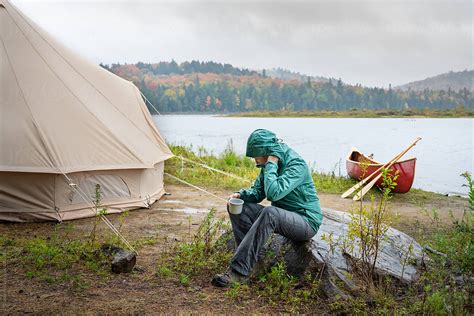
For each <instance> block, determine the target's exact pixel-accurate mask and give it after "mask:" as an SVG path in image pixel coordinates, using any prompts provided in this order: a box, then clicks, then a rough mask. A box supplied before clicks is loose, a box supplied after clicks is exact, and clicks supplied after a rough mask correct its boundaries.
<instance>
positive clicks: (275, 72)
mask: <svg viewBox="0 0 474 316" xmlns="http://www.w3.org/2000/svg"><path fill="white" fill-rule="evenodd" d="M265 74H266V76H268V77H271V78H274V79H282V80H290V81H291V80H296V81H300V82H307V81H308V80H310V81H312V82H328V81H329V78H325V77H319V76H308V75H305V74H300V73H299V72H293V71H290V70H286V69H282V68H272V69H265ZM331 80H336V79H334V78H332V79H331Z"/></svg>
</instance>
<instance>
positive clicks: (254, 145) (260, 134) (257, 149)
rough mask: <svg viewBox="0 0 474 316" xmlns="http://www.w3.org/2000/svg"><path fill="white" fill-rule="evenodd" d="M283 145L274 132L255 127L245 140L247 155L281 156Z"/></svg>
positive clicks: (280, 157)
mask: <svg viewBox="0 0 474 316" xmlns="http://www.w3.org/2000/svg"><path fill="white" fill-rule="evenodd" d="M283 153H284V150H283V146H282V143H281V142H280V140H279V139H278V138H277V137H276V134H275V133H273V132H271V131H269V130H266V129H257V130H255V131H253V132H252V134H250V136H249V138H248V140H247V151H246V153H245V155H246V156H247V157H262V156H275V157H278V159H280V160H281V159H282V158H283Z"/></svg>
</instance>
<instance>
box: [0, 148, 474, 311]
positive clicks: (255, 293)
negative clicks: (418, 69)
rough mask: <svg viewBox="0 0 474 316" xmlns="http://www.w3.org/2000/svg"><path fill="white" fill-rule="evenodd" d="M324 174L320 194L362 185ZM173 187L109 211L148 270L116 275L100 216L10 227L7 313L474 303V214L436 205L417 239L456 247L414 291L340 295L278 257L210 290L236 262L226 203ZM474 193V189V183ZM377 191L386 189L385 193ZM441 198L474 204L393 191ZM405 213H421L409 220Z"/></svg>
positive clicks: (466, 306) (422, 199)
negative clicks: (149, 201) (147, 203)
mask: <svg viewBox="0 0 474 316" xmlns="http://www.w3.org/2000/svg"><path fill="white" fill-rule="evenodd" d="M172 150H173V152H174V153H175V154H176V155H182V156H184V157H188V158H190V159H192V160H196V161H201V162H203V163H206V164H208V165H210V166H212V167H215V168H218V169H221V170H225V171H227V172H230V173H232V174H237V175H239V176H240V177H243V178H245V179H248V180H252V179H254V178H255V177H256V176H257V174H258V171H259V170H258V169H257V168H255V167H254V163H253V162H252V161H251V160H250V159H248V158H244V157H241V156H238V155H236V154H235V152H233V151H232V150H227V151H226V152H224V153H223V154H222V155H221V156H219V157H216V156H212V155H210V154H208V153H207V152H206V151H205V150H202V149H201V150H197V152H198V153H197V154H195V153H193V152H192V151H191V150H190V149H189V148H184V147H180V146H172ZM166 171H167V172H169V173H171V174H173V175H176V176H179V177H180V178H182V179H184V180H186V181H189V182H191V183H194V184H196V185H199V186H202V187H205V188H206V189H208V190H209V191H211V192H212V193H214V194H216V195H218V196H222V197H225V196H226V194H227V193H228V192H232V191H233V190H235V189H238V188H240V187H246V186H248V185H249V183H248V182H247V181H244V180H237V179H233V178H230V177H226V176H223V175H218V174H216V173H215V172H212V171H209V170H206V169H204V168H202V167H199V166H196V165H193V164H190V163H186V162H184V163H183V162H182V161H181V159H179V158H173V159H171V160H169V162H168V163H167V164H166ZM313 178H314V179H315V183H316V186H317V187H318V189H319V192H320V194H321V197H323V196H326V197H328V196H329V197H330V196H334V197H336V198H338V196H337V194H340V193H341V192H343V191H344V190H346V189H347V188H348V187H350V186H351V185H353V183H354V182H353V181H352V180H349V179H345V178H341V177H337V176H336V175H335V174H333V173H330V174H325V175H321V174H317V173H314V174H313ZM166 184H167V188H168V190H169V191H170V192H173V195H171V196H167V197H165V198H164V199H162V200H161V201H160V202H159V203H156V204H155V205H154V206H153V207H152V208H151V209H149V210H146V209H145V210H139V211H134V212H131V213H130V215H128V213H124V214H122V215H109V216H108V217H109V218H110V220H111V221H112V222H113V223H114V224H115V225H116V227H118V228H119V229H120V230H121V231H122V232H123V233H124V235H125V236H127V238H128V239H129V240H130V241H131V242H132V243H133V245H134V246H135V247H136V248H137V249H138V252H139V257H138V265H139V269H137V270H135V271H134V272H133V273H131V274H128V275H116V274H113V273H111V272H110V261H109V260H110V258H108V257H107V255H105V254H104V253H103V252H101V251H100V245H101V244H103V243H114V244H116V243H118V241H117V239H116V238H115V237H114V235H112V234H110V232H109V231H108V230H107V229H106V228H105V227H104V226H103V225H102V224H101V223H100V222H97V220H96V219H95V218H89V219H83V220H78V221H73V222H69V223H66V224H45V223H41V224H21V225H20V224H5V223H0V263H1V267H2V269H0V294H1V295H0V311H2V314H19V313H36V314H45V313H46V314H48V313H53V314H90V313H98V314H101V313H108V314H110V313H114V314H116V313H118V314H130V313H173V314H178V313H218V314H222V313H224V314H254V313H262V314H274V313H310V314H328V313H349V314H367V313H370V314H384V315H385V314H397V315H398V314H427V315H437V314H439V315H442V314H454V315H462V314H468V313H469V311H470V310H471V311H472V308H473V306H472V303H470V299H469V298H470V297H472V296H473V294H474V293H473V289H474V286H473V275H472V271H473V269H474V267H473V262H474V248H473V244H472V241H473V240H474V229H473V219H472V216H470V215H466V216H462V217H461V218H459V217H458V218H452V219H451V220H450V219H449V217H447V215H446V214H441V213H440V211H437V210H433V209H429V211H428V213H429V214H430V217H429V218H427V219H425V220H424V221H422V222H421V223H420V226H419V230H417V231H416V232H417V233H416V237H417V239H418V241H419V242H420V243H422V244H423V245H429V246H430V247H431V248H433V249H435V250H437V251H440V252H442V253H444V254H445V255H432V256H430V257H431V260H429V261H427V266H426V267H425V268H424V269H422V270H421V277H420V280H419V281H418V282H417V283H416V284H411V285H410V286H408V287H402V288H393V287H391V286H387V285H386V284H385V283H384V284H378V285H377V286H375V287H372V288H371V289H370V290H368V291H367V292H365V293H364V294H363V295H361V296H359V297H356V298H354V299H348V300H342V299H336V300H331V299H330V298H327V297H324V295H323V293H322V292H321V291H320V290H319V279H318V278H317V277H315V276H314V275H305V276H304V277H302V278H300V279H296V278H292V277H289V276H288V275H287V274H286V271H285V267H284V266H282V265H278V266H275V267H273V268H272V269H271V270H269V271H267V272H265V273H263V274H261V275H258V276H255V277H254V278H253V279H252V281H251V283H250V284H248V285H235V286H233V287H232V288H230V289H227V290H221V289H216V288H213V287H212V286H210V285H209V280H210V278H211V277H212V275H213V274H214V273H217V272H222V271H223V270H224V269H225V268H226V265H227V262H228V259H229V257H230V256H231V255H232V254H231V253H230V252H229V251H228V250H226V248H225V247H223V246H222V242H221V241H219V239H218V238H217V237H218V236H219V234H220V232H221V231H222V230H225V229H226V225H228V223H227V222H226V221H224V220H223V219H225V210H224V209H223V205H222V204H223V203H221V202H215V201H211V200H210V199H209V197H208V196H206V195H203V194H201V193H199V192H197V191H195V190H192V189H189V188H187V187H183V186H176V185H175V184H173V181H170V180H169V179H167V183H166ZM470 190H471V192H473V188H472V182H471V188H470ZM373 194H375V195H376V196H379V193H378V192H377V191H373ZM338 200H341V199H339V198H338ZM328 201H329V200H328ZM436 201H439V202H440V203H439V204H437V205H441V204H442V203H445V202H450V203H451V205H452V206H450V207H449V208H451V207H453V208H454V207H455V208H458V209H459V208H460V209H461V213H462V210H464V208H465V209H466V210H468V209H469V207H470V208H471V209H472V207H473V205H472V203H473V201H474V196H473V197H471V198H470V199H456V200H455V203H453V202H452V201H453V200H452V198H448V197H445V196H442V195H438V194H434V193H429V192H424V191H421V190H415V191H413V192H410V193H409V194H405V195H396V196H394V197H393V199H392V201H391V203H393V204H394V205H399V206H400V207H401V206H402V205H403V204H410V205H412V206H411V207H412V208H414V209H416V207H418V206H420V207H423V205H424V204H426V205H428V204H429V205H436V203H434V202H436ZM173 203H174V204H173ZM184 203H185V204H184ZM193 203H194V204H193ZM216 203H217V204H216ZM430 203H431V204H430ZM433 203H434V204H433ZM468 203H471V205H470V206H469V204H468ZM188 204H190V205H191V207H192V209H194V210H201V209H212V208H214V207H217V208H219V209H218V211H217V212H215V211H211V212H209V213H199V212H198V213H191V214H190V215H187V214H186V213H184V211H186V209H187V208H186V207H187V205H188ZM185 205H186V207H185ZM327 206H330V207H334V206H332V205H327ZM340 209H342V210H347V209H344V208H342V207H341V208H340ZM445 209H447V208H445ZM179 210H181V211H179ZM420 213H421V210H420ZM443 213H447V211H443ZM466 213H467V214H469V212H468V211H466ZM403 220H404V221H406V222H411V221H412V220H411V218H408V217H405V218H404V219H403ZM96 225H97V227H96V229H94V227H95V226H96ZM93 232H95V233H93ZM414 232H415V231H414Z"/></svg>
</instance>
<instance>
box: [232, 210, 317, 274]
mask: <svg viewBox="0 0 474 316" xmlns="http://www.w3.org/2000/svg"><path fill="white" fill-rule="evenodd" d="M229 216H230V221H231V223H232V229H233V231H234V237H235V242H236V243H237V249H236V251H235V254H234V257H232V260H231V261H230V267H231V268H232V269H234V270H235V271H237V272H239V273H240V274H242V275H246V276H248V275H250V273H251V272H252V270H253V268H254V266H255V264H256V263H257V261H258V259H259V258H258V256H259V253H260V251H261V250H262V248H263V246H264V245H265V243H266V242H267V240H268V239H269V238H270V237H271V235H272V234H273V232H275V233H277V234H280V235H282V236H285V237H287V238H289V239H292V240H294V241H306V240H309V239H311V238H312V237H313V236H314V235H315V234H316V232H315V231H314V230H313V229H312V228H311V226H310V225H309V223H308V222H307V221H306V220H305V219H303V217H302V216H301V215H299V214H297V213H294V212H290V211H287V210H284V209H282V208H278V207H275V206H266V207H264V206H263V205H260V204H256V203H247V202H246V203H244V206H243V209H242V213H240V214H237V215H236V214H231V213H229Z"/></svg>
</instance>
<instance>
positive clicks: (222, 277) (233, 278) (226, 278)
mask: <svg viewBox="0 0 474 316" xmlns="http://www.w3.org/2000/svg"><path fill="white" fill-rule="evenodd" d="M247 281H248V277H247V276H245V275H242V274H240V273H238V272H237V271H235V270H233V269H231V268H229V269H228V270H227V271H226V272H224V273H221V274H216V275H215V276H214V278H213V279H212V285H214V286H217V287H229V286H231V285H232V284H233V283H246V282H247Z"/></svg>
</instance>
